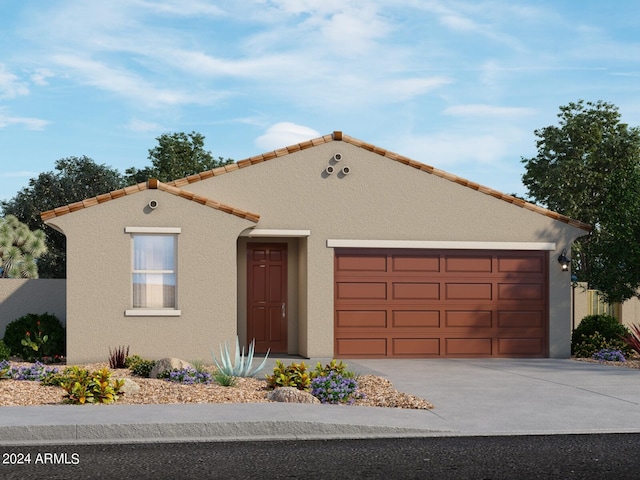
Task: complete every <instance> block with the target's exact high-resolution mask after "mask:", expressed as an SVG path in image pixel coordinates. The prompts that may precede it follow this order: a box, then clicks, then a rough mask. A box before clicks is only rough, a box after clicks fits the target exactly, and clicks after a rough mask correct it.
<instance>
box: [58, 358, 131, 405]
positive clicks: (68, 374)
mask: <svg viewBox="0 0 640 480" xmlns="http://www.w3.org/2000/svg"><path fill="white" fill-rule="evenodd" d="M123 385H124V380H111V372H110V371H109V369H108V368H103V369H102V370H96V371H95V372H90V371H89V370H86V369H84V368H79V367H76V366H74V367H69V368H67V369H65V371H64V374H63V378H62V379H61V381H60V386H61V387H62V388H63V389H64V390H65V392H67V393H66V394H65V395H64V398H65V402H66V403H72V404H74V405H84V404H85V403H113V402H115V401H116V400H118V398H119V397H120V396H121V395H122V394H123V392H121V391H120V389H121V388H122V387H123Z"/></svg>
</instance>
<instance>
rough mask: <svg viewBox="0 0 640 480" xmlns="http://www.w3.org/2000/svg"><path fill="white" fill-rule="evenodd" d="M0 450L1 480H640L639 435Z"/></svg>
mask: <svg viewBox="0 0 640 480" xmlns="http://www.w3.org/2000/svg"><path fill="white" fill-rule="evenodd" d="M0 452H1V458H0V461H1V463H0V478H2V479H7V480H8V479H21V480H27V479H68V478H91V479H94V478H95V479H100V478H105V479H107V478H108V479H114V478H117V479H129V478H135V479H154V480H158V479H165V478H166V479H191V478H193V479H199V480H200V479H206V478H216V479H218V478H219V479H240V478H241V479H253V478H256V479H280V478H282V479H297V478H304V479H334V478H336V479H337V478H340V479H350V478H358V479H378V478H384V479H386V480H392V479H396V478H398V479H411V478H419V479H430V478H434V479H438V480H441V479H596V478H615V479H616V480H623V479H632V478H633V479H635V478H639V477H640V462H639V461H638V452H640V434H611V435H554V436H505V437H446V438H413V439H367V440H306V441H262V442H249V441H246V442H219V443H218V442H214V443H211V442H207V443H149V444H115V445H102V444H93V445H58V446H54V445H50V446H43V445H40V446H28V447H25V446H7V447H0ZM20 462H21V463H20Z"/></svg>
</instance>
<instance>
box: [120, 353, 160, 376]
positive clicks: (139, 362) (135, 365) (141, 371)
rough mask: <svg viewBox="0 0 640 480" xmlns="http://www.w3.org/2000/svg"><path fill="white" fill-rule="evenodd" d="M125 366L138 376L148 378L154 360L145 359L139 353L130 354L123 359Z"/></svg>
mask: <svg viewBox="0 0 640 480" xmlns="http://www.w3.org/2000/svg"><path fill="white" fill-rule="evenodd" d="M124 364H125V367H126V368H128V369H129V370H131V372H133V374H134V375H137V376H138V377H144V378H149V374H150V373H151V370H152V369H153V367H155V365H156V361H155V360H145V359H144V358H142V357H141V356H140V355H132V356H130V357H127V358H126V359H125V361H124Z"/></svg>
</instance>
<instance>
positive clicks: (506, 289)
mask: <svg viewBox="0 0 640 480" xmlns="http://www.w3.org/2000/svg"><path fill="white" fill-rule="evenodd" d="M543 295H544V288H543V285H542V284H540V283H500V284H498V299H500V300H542V299H543Z"/></svg>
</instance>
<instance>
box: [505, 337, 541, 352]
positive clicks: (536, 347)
mask: <svg viewBox="0 0 640 480" xmlns="http://www.w3.org/2000/svg"><path fill="white" fill-rule="evenodd" d="M543 353H544V344H543V339H542V338H499V339H498V355H502V356H525V355H526V356H531V355H542V354H543Z"/></svg>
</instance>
